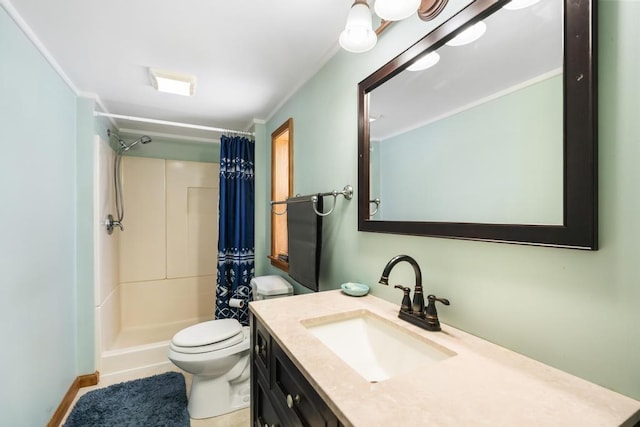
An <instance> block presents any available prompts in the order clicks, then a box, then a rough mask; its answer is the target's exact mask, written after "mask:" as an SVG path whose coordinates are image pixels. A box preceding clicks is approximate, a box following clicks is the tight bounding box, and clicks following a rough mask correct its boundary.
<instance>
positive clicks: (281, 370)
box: [270, 341, 338, 427]
mask: <svg viewBox="0 0 640 427" xmlns="http://www.w3.org/2000/svg"><path fill="white" fill-rule="evenodd" d="M270 368H271V371H270V372H271V391H272V396H273V397H274V402H275V405H276V406H281V407H282V408H284V411H285V412H286V417H287V418H288V421H289V422H288V423H287V424H288V425H292V426H310V427H319V426H327V427H328V426H332V427H333V426H337V425H338V419H337V418H336V416H335V415H334V414H333V412H331V410H330V409H329V407H328V406H327V405H326V404H325V403H324V401H323V400H322V398H321V397H320V396H319V395H318V394H317V393H316V391H315V390H314V389H313V388H312V387H311V385H310V384H309V383H308V382H307V380H306V379H305V378H304V377H303V376H302V374H301V373H300V371H299V370H298V369H297V368H296V367H295V365H294V364H293V363H292V362H291V361H290V360H289V358H288V357H287V355H286V354H285V353H284V352H283V351H282V349H281V348H280V347H279V346H278V345H277V344H276V343H275V342H274V341H272V346H271V365H270Z"/></svg>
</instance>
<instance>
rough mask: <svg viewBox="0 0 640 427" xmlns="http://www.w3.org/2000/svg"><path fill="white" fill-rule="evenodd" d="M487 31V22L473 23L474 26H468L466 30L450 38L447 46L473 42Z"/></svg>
mask: <svg viewBox="0 0 640 427" xmlns="http://www.w3.org/2000/svg"><path fill="white" fill-rule="evenodd" d="M486 31H487V24H485V23H484V22H482V21H480V22H477V23H475V24H473V25H472V26H470V27H469V28H467V29H466V30H464V31H463V32H461V33H460V34H458V35H457V36H455V37H454V38H452V39H451V40H449V41H448V42H447V43H446V44H447V46H462V45H465V44H469V43H473V42H474V41H476V40H478V39H479V38H480V37H482V35H483V34H484V33H485V32H486Z"/></svg>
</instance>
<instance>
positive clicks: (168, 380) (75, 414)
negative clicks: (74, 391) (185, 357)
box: [64, 372, 189, 427]
mask: <svg viewBox="0 0 640 427" xmlns="http://www.w3.org/2000/svg"><path fill="white" fill-rule="evenodd" d="M64 426H65V427H114V426H131V427H134V426H145V427H146V426H157V427H160V426H166V427H182V426H184V427H189V413H188V412H187V393H186V390H185V385H184V376H183V375H182V374H180V373H178V372H167V373H164V374H160V375H155V376H153V377H148V378H142V379H139V380H134V381H127V382H124V383H120V384H114V385H112V386H109V387H106V388H103V389H98V390H94V391H90V392H88V393H87V394H85V395H84V396H82V397H80V399H78V402H77V403H76V405H75V406H74V408H73V410H72V411H71V413H70V414H69V417H68V418H67V422H66V423H65V424H64Z"/></svg>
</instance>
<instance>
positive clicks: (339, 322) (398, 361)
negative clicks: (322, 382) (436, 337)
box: [302, 310, 456, 383]
mask: <svg viewBox="0 0 640 427" xmlns="http://www.w3.org/2000/svg"><path fill="white" fill-rule="evenodd" d="M302 325H303V326H305V327H306V328H307V330H308V331H309V332H310V333H311V334H313V335H314V336H315V337H316V338H318V339H319V340H320V341H322V343H323V344H324V345H326V346H327V347H328V348H329V349H331V350H332V351H333V352H334V353H335V354H336V355H337V356H338V357H339V358H340V359H342V360H343V361H344V362H345V363H347V365H349V366H350V367H351V368H353V369H354V370H355V371H356V372H358V373H359V374H360V375H361V376H363V377H364V378H365V379H366V380H367V381H369V382H372V383H375V382H380V381H384V380H387V379H389V378H393V377H395V376H398V375H402V374H405V373H408V372H412V371H415V370H416V369H424V368H425V367H426V366H429V365H433V364H436V363H438V362H440V361H442V360H444V359H447V358H449V357H451V356H455V354H456V353H455V352H453V351H451V350H449V349H447V348H445V347H442V346H440V345H438V344H436V343H434V342H431V341H429V340H427V339H425V338H423V337H421V336H419V335H414V334H413V333H412V332H410V331H408V330H406V329H404V328H402V327H400V326H398V325H396V324H394V323H393V322H390V321H388V320H385V319H384V318H382V317H380V316H378V315H376V314H373V313H371V312H370V311H367V310H358V311H354V312H349V313H341V314H339V315H334V316H328V317H321V318H313V319H305V320H302Z"/></svg>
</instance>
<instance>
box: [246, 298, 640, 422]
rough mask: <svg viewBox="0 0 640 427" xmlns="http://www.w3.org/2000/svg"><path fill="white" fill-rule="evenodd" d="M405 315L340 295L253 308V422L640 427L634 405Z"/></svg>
mask: <svg viewBox="0 0 640 427" xmlns="http://www.w3.org/2000/svg"><path fill="white" fill-rule="evenodd" d="M398 308H399V306H398V305H396V304H392V303H389V302H388V301H385V300H382V299H380V298H377V297H375V296H372V295H367V296H364V297H360V298H354V297H349V296H346V295H345V294H343V293H342V292H341V291H339V290H338V291H328V292H320V293H315V294H307V295H298V296H294V297H289V298H281V299H275V300H268V301H256V302H252V303H251V304H250V310H251V340H252V341H251V348H252V356H251V357H252V365H251V369H252V372H251V378H252V389H251V418H252V422H253V425H254V426H281V427H284V426H299V425H310V426H314V427H315V426H409V425H420V426H422V425H424V426H465V425H473V426H496V425H517V426H529V425H530V426H554V427H555V426H572V425H579V426H591V425H593V426H604V425H606V426H609V425H610V426H619V425H622V426H633V425H634V424H635V423H637V422H639V421H640V402H638V401H636V400H634V399H631V398H629V397H626V396H623V395H621V394H618V393H616V392H613V391H611V390H608V389H605V388H603V387H600V386H598V385H596V384H593V383H590V382H588V381H586V380H583V379H580V378H577V377H575V376H573V375H570V374H568V373H566V372H563V371H560V370H558V369H555V368H552V367H550V366H547V365H544V364H542V363H540V362H537V361H535V360H532V359H530V358H527V357H525V356H522V355H520V354H518V353H515V352H512V351H510V350H507V349H505V348H503V347H500V346H498V345H495V344H492V343H489V342H487V341H484V340H482V339H480V338H478V337H475V336H473V335H470V334H467V333H465V332H463V331H460V330H457V329H455V328H452V327H450V326H448V325H445V324H442V331H441V332H429V331H425V330H422V329H420V328H418V327H416V326H414V325H412V324H409V323H407V322H404V321H402V320H401V319H399V318H398ZM365 335H366V336H369V337H370V338H371V339H370V340H363V337H364V336H365ZM365 341H371V343H369V342H365ZM365 347H367V348H365ZM368 353H373V356H374V357H368V355H367V354H368ZM385 363H386V364H387V365H385ZM383 365H384V366H383Z"/></svg>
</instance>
